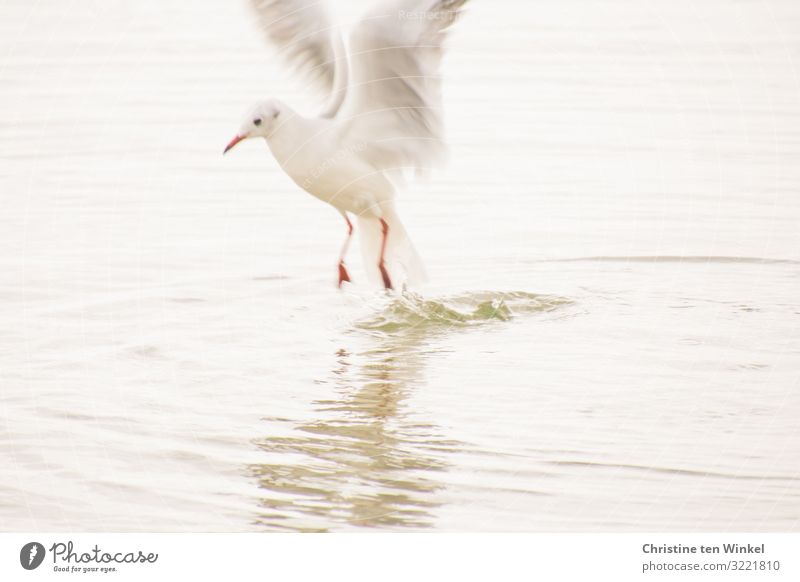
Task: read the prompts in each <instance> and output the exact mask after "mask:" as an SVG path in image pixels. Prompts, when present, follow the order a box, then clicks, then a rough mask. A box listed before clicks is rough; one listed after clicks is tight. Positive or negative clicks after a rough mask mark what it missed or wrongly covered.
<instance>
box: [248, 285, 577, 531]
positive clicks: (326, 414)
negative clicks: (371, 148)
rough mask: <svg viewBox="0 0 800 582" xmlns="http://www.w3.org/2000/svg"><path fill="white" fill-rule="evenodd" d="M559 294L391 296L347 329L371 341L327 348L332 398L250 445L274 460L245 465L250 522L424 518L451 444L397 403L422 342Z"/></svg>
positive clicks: (409, 522) (539, 305) (291, 524)
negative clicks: (252, 504) (251, 483)
mask: <svg viewBox="0 0 800 582" xmlns="http://www.w3.org/2000/svg"><path fill="white" fill-rule="evenodd" d="M565 303H569V301H567V300H564V299H559V298H552V297H542V296H536V295H531V294H524V293H505V294H503V293H484V294H473V295H469V296H461V297H455V298H450V299H447V300H442V301H431V300H424V299H422V298H420V297H418V296H415V295H410V294H407V295H404V296H402V297H398V298H395V299H393V300H391V302H390V303H389V304H388V305H387V306H386V307H385V308H384V309H383V310H382V311H381V312H380V313H378V314H377V315H375V316H374V317H373V318H372V319H369V320H365V321H361V322H359V323H357V324H356V326H355V330H354V331H355V333H357V334H364V335H367V336H369V339H370V342H371V345H370V347H368V348H367V349H365V350H362V351H361V352H359V353H357V354H352V353H350V352H348V351H347V350H345V349H340V350H339V351H338V352H337V366H336V368H335V369H334V370H333V374H332V375H333V377H334V378H335V380H336V389H335V392H336V394H335V397H334V398H333V399H331V400H319V401H316V402H314V403H313V405H314V408H315V416H316V418H317V420H316V421H314V422H303V423H297V424H296V425H294V426H293V430H292V431H291V433H290V434H289V435H282V436H270V437H267V438H264V439H262V440H261V441H259V442H257V445H258V446H259V447H260V448H261V449H262V450H263V451H265V452H266V453H268V454H269V455H270V456H271V457H273V459H274V462H271V463H262V464H258V465H254V466H251V467H250V469H251V472H252V474H253V475H254V476H255V477H256V478H257V479H258V483H259V485H260V487H261V488H262V489H264V490H265V491H267V492H268V494H267V496H265V497H264V498H263V499H262V501H261V503H262V507H263V510H262V512H261V514H260V515H259V516H258V518H257V521H258V523H260V524H262V525H265V526H268V527H270V528H275V529H291V530H299V531H324V530H327V529H328V528H329V527H330V525H331V524H333V523H347V524H350V525H355V526H372V527H387V528H397V527H415V528H425V527H429V526H432V525H433V520H434V516H433V510H434V509H435V508H436V507H438V506H439V505H440V504H441V500H440V497H439V495H438V492H439V491H440V490H441V489H442V485H441V479H437V474H438V473H440V472H441V471H444V470H446V468H447V461H446V459H447V458H448V457H449V456H450V454H451V453H453V452H456V451H458V450H459V449H460V446H461V443H458V442H456V441H452V440H448V439H447V438H445V437H444V436H443V435H442V434H441V430H440V429H439V428H438V427H437V426H436V425H435V424H434V423H432V422H430V421H421V420H420V419H419V418H418V417H416V416H415V415H414V414H413V412H412V411H411V410H408V409H407V408H406V407H405V406H404V404H403V403H404V401H405V399H406V398H407V397H408V396H409V394H410V393H411V391H412V390H413V389H414V388H415V386H417V385H418V384H419V383H420V381H421V371H422V369H423V367H424V364H425V358H426V357H427V354H426V350H427V349H428V346H429V341H430V340H431V339H433V338H434V337H437V336H441V335H442V334H444V333H447V332H448V331H449V330H452V329H453V328H456V327H464V326H470V325H475V324H480V323H485V322H488V321H493V320H494V321H496V320H503V321H505V320H507V319H509V318H510V317H511V316H512V313H513V312H526V311H528V312H533V311H549V310H551V309H555V308H556V307H558V306H559V305H563V304H565Z"/></svg>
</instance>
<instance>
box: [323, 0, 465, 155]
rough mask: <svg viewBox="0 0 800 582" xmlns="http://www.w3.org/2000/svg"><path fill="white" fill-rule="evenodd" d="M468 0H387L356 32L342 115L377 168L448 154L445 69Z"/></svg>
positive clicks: (348, 129)
mask: <svg viewBox="0 0 800 582" xmlns="http://www.w3.org/2000/svg"><path fill="white" fill-rule="evenodd" d="M466 1H467V0H389V1H384V2H383V3H382V4H381V5H380V6H379V7H378V8H377V9H375V10H372V11H371V12H370V13H368V14H367V15H366V16H365V17H364V19H363V20H362V21H361V22H360V23H359V24H358V25H357V26H356V28H355V30H354V31H353V33H352V35H351V37H350V74H351V76H350V87H349V89H348V94H347V96H346V98H345V101H344V104H343V105H342V108H341V109H340V110H339V113H338V114H337V121H339V122H340V123H342V124H343V125H344V126H345V127H346V130H345V131H347V132H348V135H349V138H350V139H352V140H353V141H354V142H360V143H368V144H369V147H368V148H366V149H365V150H364V154H363V155H365V156H366V157H367V158H369V160H370V162H371V163H372V164H373V165H374V166H375V167H377V168H380V169H383V170H394V169H397V168H412V169H414V170H416V171H420V170H425V169H427V168H429V167H432V166H434V165H435V164H436V163H437V162H438V161H440V160H441V159H442V158H443V157H444V154H445V144H444V142H443V131H442V130H443V127H442V97H441V79H440V77H439V68H440V65H441V61H442V53H443V48H442V44H443V41H444V38H445V36H446V31H447V29H448V28H449V27H450V26H451V25H452V24H453V22H455V20H456V19H457V18H458V16H459V14H460V11H461V8H462V7H463V6H464V4H465V3H466Z"/></svg>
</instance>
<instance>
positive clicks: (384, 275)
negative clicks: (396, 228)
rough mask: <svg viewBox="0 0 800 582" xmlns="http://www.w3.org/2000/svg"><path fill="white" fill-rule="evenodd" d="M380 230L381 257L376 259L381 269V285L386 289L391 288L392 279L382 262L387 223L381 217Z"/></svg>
mask: <svg viewBox="0 0 800 582" xmlns="http://www.w3.org/2000/svg"><path fill="white" fill-rule="evenodd" d="M380 221H381V231H382V232H383V240H382V241H381V258H380V260H379V261H378V269H380V271H381V277H382V278H383V286H384V287H385V288H386V289H392V280H391V279H390V278H389V272H388V271H387V270H386V265H385V264H384V262H383V255H384V253H386V238H387V237H388V236H389V225H388V224H387V223H386V221H385V220H384V219H383V218H381V219H380Z"/></svg>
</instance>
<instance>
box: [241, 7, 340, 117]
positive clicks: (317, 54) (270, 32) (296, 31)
mask: <svg viewBox="0 0 800 582" xmlns="http://www.w3.org/2000/svg"><path fill="white" fill-rule="evenodd" d="M250 3H251V4H252V6H253V8H254V9H255V12H256V15H257V17H258V22H259V24H260V26H261V28H262V30H263V31H264V32H265V34H266V36H267V39H268V40H269V41H270V42H271V43H272V44H273V45H275V46H276V47H277V48H278V50H279V51H280V53H281V56H282V57H283V58H284V59H285V60H286V61H287V62H288V64H289V65H291V66H292V67H294V68H295V69H297V70H298V71H299V72H300V73H301V74H302V75H303V76H304V77H305V79H306V80H307V81H309V82H310V83H311V84H312V85H314V86H315V87H316V88H317V89H319V90H321V91H323V92H324V93H325V95H326V97H327V98H328V102H327V104H326V106H325V110H324V111H323V113H322V116H323V117H332V116H333V115H335V113H336V111H337V110H338V109H339V106H340V105H341V104H342V101H343V100H344V96H345V91H346V88H347V69H348V66H347V55H346V53H345V51H344V45H343V43H342V37H341V34H340V33H339V30H338V29H337V28H336V27H335V26H334V24H333V21H332V20H331V18H330V15H329V14H328V11H327V10H326V9H325V2H324V0H250Z"/></svg>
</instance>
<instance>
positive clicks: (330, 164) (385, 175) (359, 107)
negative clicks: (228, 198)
mask: <svg viewBox="0 0 800 582" xmlns="http://www.w3.org/2000/svg"><path fill="white" fill-rule="evenodd" d="M466 1H467V0H384V1H382V2H381V3H380V4H379V5H378V6H377V7H376V8H374V9H372V10H370V11H369V12H368V13H367V14H366V15H365V16H364V17H363V18H362V20H361V21H360V22H359V23H358V24H357V25H356V26H355V27H354V28H353V30H352V31H351V34H350V37H349V51H348V50H345V45H344V41H343V37H342V35H341V33H340V32H339V30H338V29H337V28H336V27H335V26H334V25H333V23H332V20H331V18H330V17H329V15H328V13H327V11H326V10H325V6H324V4H323V2H322V1H321V0H251V2H252V4H253V6H254V8H255V10H256V14H257V16H258V20H259V22H260V25H261V27H262V28H263V30H264V31H265V33H266V36H267V38H268V39H269V40H270V41H271V42H272V43H274V44H275V45H277V47H278V48H279V49H280V50H281V53H282V54H283V55H284V56H285V57H286V58H287V60H288V61H289V63H290V64H291V65H293V66H295V67H296V68H297V69H299V70H300V71H301V72H303V73H305V74H306V76H307V78H308V79H309V80H311V81H312V82H314V83H315V84H316V85H318V86H319V87H320V88H321V89H323V90H324V91H325V93H326V95H327V100H326V103H325V106H324V108H323V110H322V111H321V112H320V114H319V115H318V116H316V117H304V116H302V115H300V114H298V113H297V112H295V111H294V110H293V109H292V108H291V107H289V106H288V105H286V104H285V103H283V102H281V101H279V100H278V99H269V100H267V101H264V102H261V103H259V104H258V105H256V106H255V107H254V108H253V109H252V111H250V112H249V113H248V115H247V116H246V117H245V120H244V122H243V123H242V126H241V128H240V129H239V132H238V133H237V134H236V136H235V137H234V138H233V139H232V140H231V142H230V143H229V144H228V145H227V147H226V148H225V150H224V152H223V153H227V152H228V151H229V150H230V149H231V148H232V147H234V146H235V145H236V144H237V143H239V142H241V141H242V140H245V139H248V138H256V137H261V138H264V139H266V141H267V144H268V145H269V149H270V150H271V151H272V154H273V156H274V157H275V159H276V160H277V161H278V163H279V164H280V166H281V168H282V169H283V170H284V171H285V172H286V173H287V174H288V175H289V176H290V177H291V178H292V180H293V181H294V182H295V183H296V184H297V185H298V186H300V187H301V188H302V189H304V190H305V191H307V192H309V193H310V194H312V195H313V196H315V197H317V198H319V199H320V200H323V201H324V202H327V203H329V204H331V205H332V206H333V207H334V208H336V209H337V210H338V211H339V212H340V213H341V215H342V216H343V217H344V219H345V221H346V223H347V229H348V230H347V238H346V239H345V242H344V245H343V247H342V250H341V254H340V256H339V286H340V287H341V286H342V283H344V282H345V281H348V282H349V281H350V275H349V273H348V272H347V268H346V266H345V255H346V253H347V248H348V245H349V242H350V238H351V236H352V233H353V224H352V222H351V221H350V217H349V214H352V215H355V216H356V217H357V218H358V224H359V230H360V234H361V246H362V249H363V253H364V260H365V263H366V266H367V272H368V273H369V274H370V275H371V276H372V277H373V278H375V279H376V280H377V281H380V282H381V283H382V284H383V286H384V287H385V288H386V289H392V288H393V287H394V286H396V285H398V284H399V283H400V282H401V280H402V281H403V282H407V283H409V284H415V283H418V282H421V281H422V280H424V278H425V272H424V268H423V266H422V262H421V260H420V258H419V255H418V254H417V252H416V250H415V249H414V247H413V245H412V244H411V241H410V239H409V237H408V235H407V233H406V231H405V229H404V228H403V225H402V223H401V222H400V219H399V217H398V216H397V212H396V211H395V208H394V203H393V199H394V196H395V192H396V189H397V188H398V186H400V185H401V184H402V183H403V180H402V178H403V177H404V176H405V175H406V174H407V173H408V172H409V171H411V172H412V173H419V172H421V171H424V170H427V169H429V168H431V167H433V166H435V165H437V163H438V162H440V161H441V160H442V158H443V154H444V152H445V145H444V142H443V140H442V106H441V80H440V77H439V67H440V64H441V59H442V43H443V40H444V37H445V34H446V31H447V29H448V28H449V27H450V25H451V24H453V22H454V21H455V20H456V18H457V17H458V16H459V14H460V12H461V9H462V8H463V5H464V4H465V2H466Z"/></svg>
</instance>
